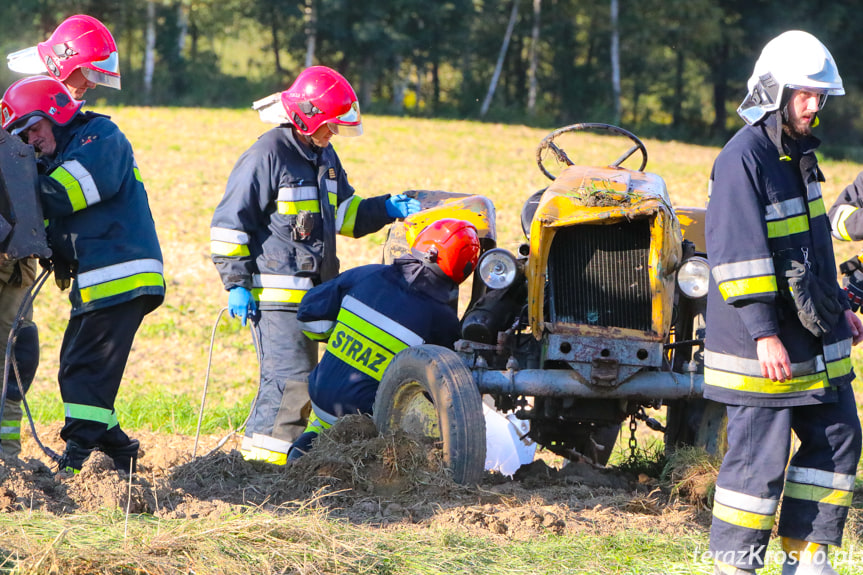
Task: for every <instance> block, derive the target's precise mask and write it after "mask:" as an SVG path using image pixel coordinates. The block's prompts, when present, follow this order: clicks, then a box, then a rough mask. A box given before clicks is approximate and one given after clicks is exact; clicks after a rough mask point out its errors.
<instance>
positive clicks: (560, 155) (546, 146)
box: [536, 123, 647, 180]
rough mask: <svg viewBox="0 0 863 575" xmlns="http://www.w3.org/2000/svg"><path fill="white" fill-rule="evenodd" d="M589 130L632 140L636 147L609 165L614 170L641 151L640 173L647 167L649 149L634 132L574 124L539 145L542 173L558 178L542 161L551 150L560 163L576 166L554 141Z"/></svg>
mask: <svg viewBox="0 0 863 575" xmlns="http://www.w3.org/2000/svg"><path fill="white" fill-rule="evenodd" d="M588 130H605V131H606V132H610V133H612V134H614V135H617V136H625V137H627V138H629V139H630V140H632V142H633V144H634V145H633V146H632V147H631V148H629V150H627V151H626V152H624V153H623V155H621V156H620V157H619V158H617V159H616V160H615V161H614V162H612V163H611V164H609V166H610V167H613V168H617V167H620V164H622V163H623V162H625V161H626V160H627V159H628V158H629V157H630V156H632V154H634V153H635V152H636V151H639V152H641V166H639V168H638V171H639V172H643V171H644V168H645V166H647V148H645V147H644V143H643V142H642V141H641V140H639V139H638V136H636V135H635V134H633V133H632V132H628V131H626V130H624V129H623V128H618V127H617V126H612V125H611V124H594V123H585V124H572V125H570V126H564V127H563V128H558V129H557V130H555V131H553V132H552V133H550V134H549V135H547V136H546V137H545V138H543V140H542V141H541V142H540V143H539V147H538V148H537V149H536V163H537V165H538V166H539V169H540V170H541V171H542V173H543V174H545V176H546V177H547V178H548V179H550V180H554V179H555V178H556V177H557V176H555V175H554V174H552V173H551V172H549V171H548V169H547V168H546V167H545V164H544V163H543V160H542V157H543V152H544V151H545V150H550V151H551V153H552V154H553V155H554V157H555V158H556V159H557V161H558V162H561V163H563V164H566V165H567V166H572V165H574V162H573V161H572V160H570V159H569V156H567V155H566V152H565V151H564V149H563V148H561V147H559V146H557V145H556V144H555V142H554V141H555V140H556V139H557V138H558V137H559V136H560V135H562V134H566V133H569V132H583V131H588Z"/></svg>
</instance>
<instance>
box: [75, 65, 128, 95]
mask: <svg viewBox="0 0 863 575" xmlns="http://www.w3.org/2000/svg"><path fill="white" fill-rule="evenodd" d="M81 72H82V73H83V74H84V77H85V78H87V80H89V81H90V82H93V83H94V84H99V85H101V86H108V87H109V88H114V89H116V90H119V89H120V76H119V74H118V75H116V76H114V75H112V74H108V73H106V72H101V71H99V70H93V69H92V68H81Z"/></svg>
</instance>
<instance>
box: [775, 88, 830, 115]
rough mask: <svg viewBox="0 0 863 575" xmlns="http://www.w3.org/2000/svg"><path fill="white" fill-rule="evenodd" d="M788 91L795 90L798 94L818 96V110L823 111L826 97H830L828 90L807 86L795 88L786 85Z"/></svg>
mask: <svg viewBox="0 0 863 575" xmlns="http://www.w3.org/2000/svg"><path fill="white" fill-rule="evenodd" d="M786 88H788V89H789V90H796V91H799V92H809V93H810V94H818V109H819V110H823V109H824V105H825V104H827V96H829V95H830V90H829V89H827V88H811V87H808V86H795V85H794V84H788V85H787V86H786Z"/></svg>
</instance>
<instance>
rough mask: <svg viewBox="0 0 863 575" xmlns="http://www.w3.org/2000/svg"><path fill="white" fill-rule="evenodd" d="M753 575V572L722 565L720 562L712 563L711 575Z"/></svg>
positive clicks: (726, 564) (725, 564)
mask: <svg viewBox="0 0 863 575" xmlns="http://www.w3.org/2000/svg"><path fill="white" fill-rule="evenodd" d="M754 573H755V571H750V570H748V569H740V568H738V567H735V566H734V565H729V564H728V563H722V562H721V561H714V562H713V575H753V574H754Z"/></svg>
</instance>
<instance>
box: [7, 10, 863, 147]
mask: <svg viewBox="0 0 863 575" xmlns="http://www.w3.org/2000/svg"><path fill="white" fill-rule="evenodd" d="M861 4H863V3H861V2H858V1H856V0H853V1H849V2H843V3H838V2H837V3H828V5H826V6H825V5H824V3H821V6H820V7H816V4H814V3H788V2H783V3H780V2H778V1H776V0H638V1H636V0H435V1H431V2H429V1H428V0H374V1H371V0H4V2H3V5H2V6H0V48H2V49H3V50H4V52H5V53H8V52H10V51H13V50H16V49H18V48H22V47H26V46H30V45H34V44H35V43H36V42H38V41H41V40H43V39H45V38H47V36H48V35H49V34H50V33H51V31H52V30H53V29H54V27H55V26H56V25H57V24H58V23H59V22H60V21H62V20H63V18H65V17H66V16H69V15H71V14H73V13H86V14H90V15H93V16H95V17H97V18H99V19H100V20H102V21H103V22H104V23H105V24H106V25H107V26H108V27H109V28H110V29H111V30H112V32H113V34H114V37H115V39H116V40H117V43H118V46H119V51H120V59H121V72H122V77H123V90H122V91H121V92H114V91H112V90H107V89H99V90H98V94H97V97H98V98H99V99H100V101H104V102H105V103H107V104H128V105H184V106H231V107H234V106H248V105H250V104H251V102H252V101H253V100H255V99H258V98H260V97H263V96H265V95H267V94H270V93H272V92H275V91H278V90H282V89H284V88H286V87H287V85H288V84H289V83H290V81H291V80H292V78H293V77H294V76H295V75H296V74H297V73H298V72H299V71H300V70H301V69H302V68H303V67H305V66H308V65H310V64H325V65H328V66H331V67H333V68H335V69H337V70H339V71H340V72H342V73H343V74H344V75H345V76H346V77H347V78H348V79H349V80H350V81H351V83H352V84H353V85H354V87H355V89H356V90H357V93H358V95H359V98H360V102H361V104H362V106H363V109H364V110H365V111H372V112H377V113H391V114H405V115H421V116H430V117H451V118H452V117H457V118H477V119H478V118H485V119H488V120H493V121H504V122H517V123H528V124H534V125H543V126H557V125H562V124H566V123H573V122H588V121H590V122H612V123H619V124H620V125H622V126H624V127H627V128H629V129H631V130H635V131H636V132H637V133H640V134H644V135H651V136H655V137H667V138H677V139H685V140H689V141H714V142H721V141H722V140H724V139H725V138H726V137H727V136H728V134H729V133H730V132H732V131H733V130H735V129H736V128H737V127H739V126H740V125H741V121H740V120H739V118H738V117H737V115H736V113H735V110H736V107H737V105H738V104H739V103H740V101H741V100H742V98H743V96H744V94H745V91H746V80H747V78H748V77H749V74H750V73H751V71H752V66H753V64H754V62H755V60H756V58H757V56H758V53H759V52H760V50H761V48H762V47H763V45H764V44H765V43H766V42H767V41H768V40H769V39H770V38H772V37H774V36H776V35H777V34H779V33H780V32H783V31H785V30H789V29H803V30H806V31H808V32H811V33H813V34H815V35H816V36H817V37H818V38H819V39H821V40H822V42H824V44H825V45H827V46H828V48H829V49H830V50H831V52H832V54H833V56H834V58H835V59H836V61H837V63H838V66H839V70H840V73H841V75H842V77H843V80H844V82H845V88H846V92H847V95H846V96H845V97H842V98H833V99H831V101H830V103H829V105H828V111H827V112H825V114H824V115H823V120H822V128H821V135H823V136H824V137H825V139H826V140H827V141H828V142H830V143H834V144H842V145H845V146H856V145H860V144H861V142H863V114H861V108H863V106H861V104H863V59H861V58H859V56H858V54H859V51H860V49H859V47H858V45H857V43H856V41H855V40H856V39H855V36H856V32H855V31H856V30H858V29H860V27H859V26H857V24H858V23H860V22H861V20H863V10H861V8H863V6H861ZM0 80H2V82H3V86H4V87H5V86H8V85H9V84H10V83H11V82H12V81H14V80H15V76H14V75H13V74H12V73H11V72H9V71H8V70H6V69H5V68H4V69H3V70H2V71H0Z"/></svg>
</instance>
